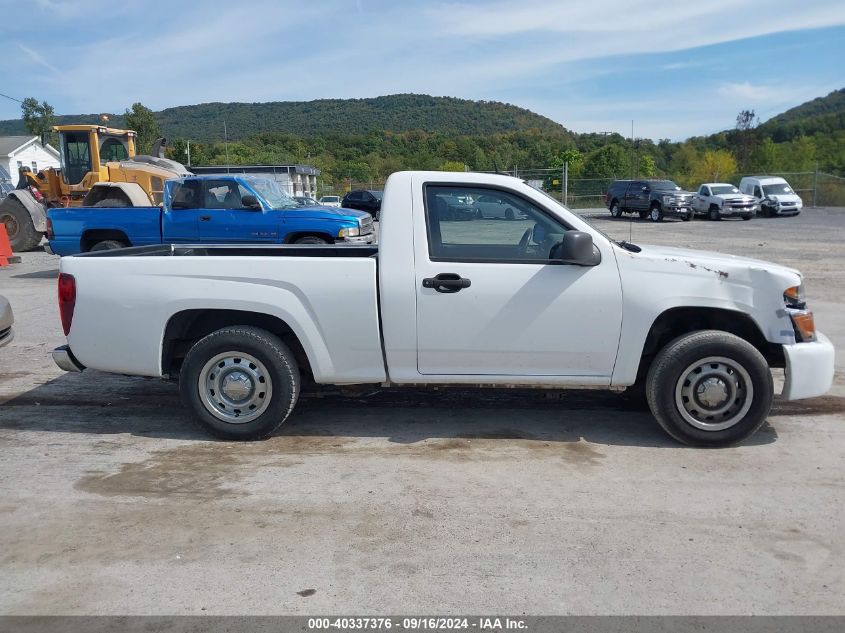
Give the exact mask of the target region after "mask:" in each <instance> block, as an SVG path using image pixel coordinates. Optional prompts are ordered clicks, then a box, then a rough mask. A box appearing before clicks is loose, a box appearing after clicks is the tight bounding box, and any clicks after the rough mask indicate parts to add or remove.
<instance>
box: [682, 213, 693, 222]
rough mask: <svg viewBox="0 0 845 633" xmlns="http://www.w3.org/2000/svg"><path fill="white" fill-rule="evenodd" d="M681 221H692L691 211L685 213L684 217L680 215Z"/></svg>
mask: <svg viewBox="0 0 845 633" xmlns="http://www.w3.org/2000/svg"><path fill="white" fill-rule="evenodd" d="M681 219H682V220H683V221H684V222H689V221H690V220H692V211H690V212H689V213H687V214H686V215H682V216H681Z"/></svg>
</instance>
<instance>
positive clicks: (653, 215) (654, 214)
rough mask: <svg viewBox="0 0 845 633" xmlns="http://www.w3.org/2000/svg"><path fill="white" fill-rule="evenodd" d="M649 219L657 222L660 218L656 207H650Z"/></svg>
mask: <svg viewBox="0 0 845 633" xmlns="http://www.w3.org/2000/svg"><path fill="white" fill-rule="evenodd" d="M651 219H652V220H654V221H655V222H657V221H658V220H659V219H660V211H658V210H657V209H652V210H651Z"/></svg>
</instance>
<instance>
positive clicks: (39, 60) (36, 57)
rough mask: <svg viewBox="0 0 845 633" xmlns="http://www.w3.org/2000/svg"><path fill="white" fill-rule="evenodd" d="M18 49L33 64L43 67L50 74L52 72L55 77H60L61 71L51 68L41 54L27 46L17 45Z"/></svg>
mask: <svg viewBox="0 0 845 633" xmlns="http://www.w3.org/2000/svg"><path fill="white" fill-rule="evenodd" d="M18 48H20V49H21V50H22V51H23V52H24V53H25V54H26V55H27V57H29V58H30V59H31V60H32V61H33V62H35V63H36V64H38V65H39V66H43V67H44V68H46V69H47V70H49V71H50V72H53V73H55V74H57V75H61V74H62V73H61V71H60V70H59V69H58V68H56V67H55V66H53V64H51V63H50V62H48V61H47V60H46V59H45V58H44V56H43V55H41V53H39V52H38V51H36V50H34V49H31V48H29V47H28V46H24V45H23V44H18Z"/></svg>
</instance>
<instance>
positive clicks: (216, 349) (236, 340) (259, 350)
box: [179, 326, 300, 440]
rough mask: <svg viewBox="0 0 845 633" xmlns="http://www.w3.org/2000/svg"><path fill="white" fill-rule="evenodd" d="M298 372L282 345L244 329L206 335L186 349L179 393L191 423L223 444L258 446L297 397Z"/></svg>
mask: <svg viewBox="0 0 845 633" xmlns="http://www.w3.org/2000/svg"><path fill="white" fill-rule="evenodd" d="M299 383H300V381H299V367H298V365H297V363H296V358H295V357H294V355H293V353H292V352H291V351H290V349H289V348H288V346H287V345H285V344H284V343H283V342H282V340H281V339H280V338H279V337H278V336H276V335H274V334H271V333H270V332H267V331H266V330H262V329H260V328H256V327H249V326H233V327H226V328H223V329H220V330H217V331H216V332H212V333H211V334H209V335H208V336H206V337H205V338H203V339H201V340H200V341H198V342H197V343H196V344H194V346H193V347H192V348H191V349H190V351H189V352H188V354H187V356H186V357H185V362H184V363H183V365H182V371H181V373H180V375H179V390H180V392H181V394H182V400H183V402H184V403H185V405H186V406H187V407H188V408H190V409H191V411H192V412H193V414H194V417H195V418H196V420H197V421H198V422H199V423H200V424H201V425H202V426H203V427H204V428H205V429H206V430H207V431H208V432H209V433H211V434H212V435H214V436H216V437H219V438H223V439H227V440H259V439H264V438H266V437H267V436H269V435H270V434H271V433H273V431H275V430H276V429H277V428H278V427H279V426H280V425H281V424H282V423H283V422H284V421H285V420H286V419H287V418H288V416H289V415H290V413H291V411H293V407H294V405H296V401H297V398H298V397H299Z"/></svg>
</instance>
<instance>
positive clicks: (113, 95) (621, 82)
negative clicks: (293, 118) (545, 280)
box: [0, 0, 845, 140]
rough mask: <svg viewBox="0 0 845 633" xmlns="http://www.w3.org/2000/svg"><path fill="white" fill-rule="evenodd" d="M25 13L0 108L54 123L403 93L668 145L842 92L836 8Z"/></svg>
mask: <svg viewBox="0 0 845 633" xmlns="http://www.w3.org/2000/svg"><path fill="white" fill-rule="evenodd" d="M30 4H31V6H29V5H27V8H26V11H25V15H21V10H22V5H21V4H20V2H19V0H0V10H2V13H0V14H2V15H5V16H8V17H12V18H13V17H14V16H15V15H17V16H19V17H18V18H17V19H10V20H4V21H3V22H2V23H0V53H2V59H3V60H4V62H5V63H4V64H3V70H2V75H0V76H2V78H3V81H2V82H0V92H3V93H5V94H8V95H10V96H13V97H17V98H23V97H28V96H35V97H37V98H38V99H40V100H46V101H48V102H49V103H51V104H52V105H53V106H54V107H55V108H56V111H57V112H58V113H62V114H75V113H82V112H85V113H89V112H121V111H123V110H124V109H125V108H127V107H129V106H130V105H131V104H132V103H133V102H135V101H141V102H142V103H144V104H145V105H147V106H149V107H151V108H153V109H156V110H158V109H161V108H165V107H169V106H176V105H187V104H193V103H202V102H209V101H288V100H295V101H307V100H310V99H318V98H345V97H373V96H378V95H384V94H394V93H400V92H417V93H427V94H433V95H449V96H455V97H462V98H467V99H487V100H496V101H506V102H509V103H513V104H516V105H519V106H522V107H526V108H529V109H531V110H534V111H536V112H539V113H541V114H544V115H546V116H548V117H550V118H552V119H554V120H555V121H558V122H560V123H561V124H563V125H564V126H566V127H568V128H570V129H573V130H575V131H578V132H601V131H612V132H619V133H622V134H624V135H626V136H627V135H629V134H630V131H631V120H632V119H633V120H634V127H635V129H634V132H635V135H636V136H639V137H650V138H654V139H658V138H671V139H673V140H679V139H683V138H686V137H688V136H691V135H696V134H706V133H709V132H715V131H718V130H722V129H725V128H729V127H732V126H733V124H734V119H735V117H736V114H737V112H738V111H739V110H740V109H743V108H753V109H754V110H756V112H757V113H758V115H760V117H761V118H762V119H764V120H765V119H766V118H768V117H770V116H773V115H775V114H777V113H779V112H782V111H784V110H786V109H788V108H790V107H792V106H795V105H798V104H799V103H802V102H804V101H806V100H808V99H812V98H814V97H817V96H822V95H825V94H827V93H828V92H830V91H831V90H834V89H837V88H842V87H845V2H843V0H803V1H802V2H796V1H795V0H791V1H786V0H772V1H761V0H757V1H751V0H703V1H697V2H683V1H681V2H679V1H678V0H674V1H671V2H666V1H663V0H647V1H643V0H628V1H622V0H590V1H585V0H581V1H580V2H566V1H563V0H557V1H555V0H531V1H530V2H526V1H524V0H523V1H522V2H497V1H492V2H480V1H445V2H441V1H429V2H422V1H418V2H415V1H411V0H406V1H389V0H357V1H356V0H323V1H321V0H311V1H310V2H303V1H302V0H300V1H298V2H288V1H286V0H250V1H249V2H233V1H232V0H205V1H203V2H192V1H189V0H182V1H180V2H163V1H160V0H136V1H129V2H123V3H118V2H114V0H69V1H64V0H32V1H31V2H30ZM21 18H25V19H21ZM19 116H20V106H19V105H18V104H16V103H15V102H13V101H9V100H7V99H2V98H0V119H9V118H17V117H19Z"/></svg>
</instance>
